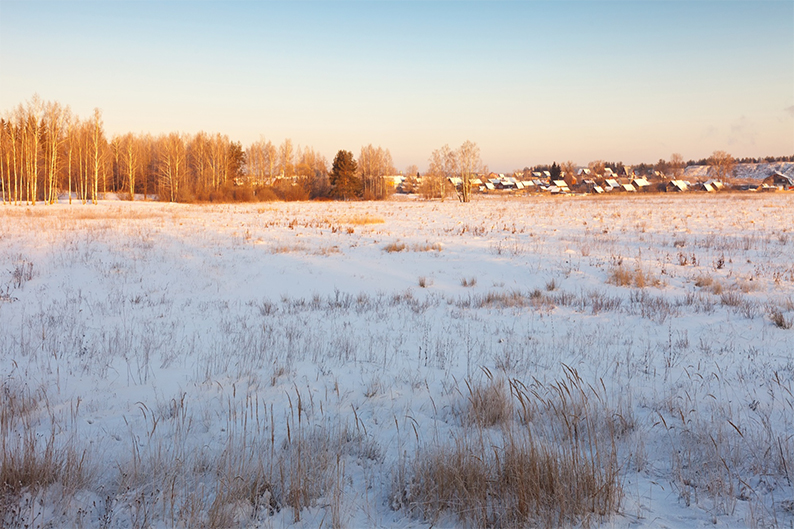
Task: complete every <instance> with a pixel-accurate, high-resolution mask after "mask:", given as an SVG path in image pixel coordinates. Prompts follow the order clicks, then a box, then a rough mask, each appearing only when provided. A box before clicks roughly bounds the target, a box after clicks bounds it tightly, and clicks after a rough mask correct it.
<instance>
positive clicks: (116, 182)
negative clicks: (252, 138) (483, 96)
mask: <svg viewBox="0 0 794 529" xmlns="http://www.w3.org/2000/svg"><path fill="white" fill-rule="evenodd" d="M720 152H722V151H720ZM342 154H345V155H347V154H350V153H349V152H348V151H343V150H340V151H339V153H337V158H338V157H339V156H340V155H342ZM723 154H725V153H723ZM348 158H350V159H349V160H348V163H347V165H346V166H345V167H346V171H348V172H349V173H350V174H349V175H347V176H345V178H344V179H343V180H340V179H339V178H338V176H339V175H338V174H335V173H334V171H337V170H338V168H337V167H334V168H329V164H328V160H327V159H326V158H325V157H324V156H323V155H322V154H320V153H318V152H317V151H315V150H314V149H313V148H312V147H308V146H305V147H301V146H300V145H294V144H293V142H292V140H290V139H286V140H284V141H283V142H282V143H281V144H280V145H274V144H273V143H272V142H270V141H267V140H265V139H260V140H259V141H256V142H253V143H252V144H251V145H248V146H247V147H245V148H244V147H243V146H242V145H241V143H240V142H234V141H232V140H230V139H229V137H228V136H226V135H223V134H220V133H213V134H209V133H206V132H199V133H196V134H184V133H178V132H172V133H170V134H162V135H159V136H152V135H151V134H145V133H144V134H134V133H127V134H123V135H116V136H113V137H112V138H109V139H108V137H107V135H106V133H105V130H104V123H103V120H102V112H101V111H100V110H99V109H95V110H94V112H93V114H92V115H91V116H89V117H87V118H80V117H79V116H77V115H75V114H73V113H72V111H71V110H70V108H69V107H68V106H63V105H61V104H60V103H57V102H49V101H48V102H45V101H42V100H41V99H40V98H39V97H38V96H34V97H33V98H32V99H31V100H30V101H28V102H26V103H24V104H20V105H18V106H17V107H16V108H15V109H13V110H12V111H10V112H7V113H6V114H5V116H4V117H3V118H2V119H0V194H1V195H2V200H3V203H4V204H8V203H13V204H34V203H36V202H44V203H48V204H51V203H54V202H57V201H63V200H67V201H68V202H69V203H72V202H73V201H77V202H80V203H88V202H91V203H96V202H97V200H98V199H99V197H100V194H104V193H116V194H118V195H120V196H121V197H122V198H128V199H132V198H134V197H135V196H136V195H138V196H142V197H143V198H144V199H147V198H155V197H156V198H158V199H159V200H163V201H172V202H229V201H267V200H309V199H332V198H344V199H365V200H373V199H374V200H377V199H383V198H385V197H386V196H388V195H389V193H391V192H392V191H393V187H392V186H391V185H387V181H386V179H385V177H387V176H393V175H397V174H402V172H401V171H400V172H398V171H397V169H396V168H395V167H394V164H393V162H392V157H391V153H390V152H389V150H388V149H385V148H383V147H380V146H378V147H374V146H372V145H367V146H364V147H362V148H361V150H360V152H359V156H358V159H357V160H353V159H352V155H351V156H348ZM711 160H712V158H703V159H701V160H697V161H695V160H690V161H688V162H686V165H709V164H710V161H711ZM777 161H794V155H792V156H779V157H772V156H768V157H765V158H742V159H738V160H734V162H735V163H752V162H777ZM429 162H430V163H429V168H428V171H426V172H425V174H424V175H421V177H420V174H419V171H418V169H417V166H416V165H412V166H409V167H408V168H406V170H405V172H404V174H405V182H404V185H403V186H402V189H403V190H408V191H410V192H417V193H420V194H422V196H424V197H426V198H434V197H439V196H444V195H445V194H447V193H448V192H449V184H448V182H449V181H450V180H454V179H455V178H456V177H457V178H460V179H462V180H463V181H464V185H463V189H464V191H463V192H462V193H461V192H460V191H459V196H460V198H461V199H462V200H464V201H466V200H467V199H468V195H467V191H468V179H469V177H470V176H472V175H474V174H478V173H479V174H482V173H486V174H487V173H488V169H487V167H486V166H484V164H483V163H482V161H481V160H480V151H479V147H478V146H477V144H476V143H473V142H470V141H466V142H464V144H463V145H461V146H460V148H458V149H451V148H450V147H449V146H448V145H444V146H443V147H441V148H439V149H436V150H435V151H433V152H432V154H431V155H430V157H429ZM588 166H589V167H590V168H591V169H595V170H599V169H603V168H605V167H609V168H611V169H612V170H613V171H615V172H618V171H619V170H620V168H621V167H622V166H623V163H622V162H605V161H602V160H596V161H592V162H590V163H589V164H588ZM683 166H684V163H683V159H682V158H681V157H680V155H677V154H674V155H672V156H671V160H670V161H665V160H659V161H658V162H657V163H655V164H645V163H643V164H639V165H634V166H633V169H634V171H635V172H636V173H637V174H645V173H652V172H653V171H660V172H662V173H664V174H667V173H668V170H670V169H673V171H672V172H676V171H680V169H681V168H682V167H683ZM576 167H578V166H577V164H575V163H574V162H572V161H568V162H565V163H563V164H562V165H557V164H556V162H555V163H553V164H552V165H537V166H535V167H533V168H529V167H525V168H524V170H523V171H520V170H517V171H516V172H523V173H527V172H528V171H544V170H552V171H553V173H554V174H555V175H559V174H560V172H567V173H572V172H573V171H574V170H575V168H576ZM342 181H344V182H345V186H346V187H345V192H344V193H340V192H338V191H339V189H335V187H338V186H339V182H342ZM351 186H352V187H351ZM459 187H460V186H459ZM340 189H341V188H340ZM453 194H454V190H453Z"/></svg>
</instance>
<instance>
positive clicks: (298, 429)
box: [0, 193, 794, 527]
mask: <svg viewBox="0 0 794 529" xmlns="http://www.w3.org/2000/svg"><path fill="white" fill-rule="evenodd" d="M793 202H794V195H792V194H790V193H777V194H769V195H757V196H756V195H716V196H705V195H696V196H695V195H692V196H688V195H687V196H684V195H675V196H667V195H663V196H625V195H624V196H620V197H533V198H517V197H516V198H490V197H477V198H476V199H475V201H474V202H472V203H470V204H461V203H458V202H450V201H446V202H437V201H428V202H424V201H413V200H397V199H395V200H394V201H387V202H356V203H339V202H331V203H268V204H255V205H214V206H192V205H179V204H161V203H151V202H149V203H145V202H134V203H129V202H123V201H105V202H100V204H99V205H97V206H83V205H72V206H69V205H66V204H57V205H54V206H43V205H37V206H34V207H12V206H6V207H3V208H2V209H0V374H2V384H3V389H4V391H6V392H7V394H8V393H9V392H23V391H26V390H27V391H30V392H32V393H36V395H38V397H37V398H38V399H39V402H40V405H39V406H38V407H37V408H36V409H35V410H34V411H32V412H30V416H29V418H28V421H27V423H26V424H28V425H30V426H31V428H32V429H33V430H34V431H35V432H37V433H38V435H39V436H40V441H41V442H42V443H43V442H44V441H45V440H46V438H47V436H48V435H49V432H50V431H51V428H52V427H53V425H54V427H55V432H56V433H55V439H56V441H57V443H58V446H66V445H67V444H68V443H73V444H72V446H76V447H78V448H79V449H80V451H81V452H83V451H85V453H86V458H87V459H86V461H87V463H86V464H87V465H88V466H90V468H91V470H92V471H91V472H90V477H89V478H88V479H86V480H85V483H82V484H80V485H79V486H76V487H74V489H75V490H74V491H73V493H72V494H62V493H61V492H59V491H60V490H61V489H60V488H59V484H57V483H56V484H53V485H50V487H48V488H46V489H45V490H41V491H37V492H29V493H28V494H27V495H23V496H21V497H20V498H15V499H14V501H18V503H17V504H15V505H16V506H15V507H14V510H13V513H12V514H13V516H14V517H13V518H12V519H11V520H12V523H11V525H12V526H13V525H14V522H17V523H19V524H20V525H21V524H22V523H23V522H24V523H30V524H32V525H33V526H37V527H41V526H44V525H45V524H47V523H50V524H52V525H56V526H61V525H62V526H76V525H82V526H86V527H100V526H110V527H137V526H140V527H144V526H148V525H151V526H153V527H171V526H172V525H176V526H180V524H181V526H191V524H192V523H193V522H196V521H197V520H198V521H200V522H201V523H207V516H209V515H208V514H207V512H209V511H210V510H211V509H210V506H211V505H213V502H216V498H217V497H218V496H217V494H216V491H217V490H219V488H218V487H219V484H220V483H221V482H222V481H223V479H225V478H224V477H222V475H221V469H220V468H216V467H214V466H213V465H214V464H215V463H213V462H215V461H219V460H221V459H222V458H223V457H226V456H228V455H229V454H236V453H237V452H239V453H241V454H242V453H246V450H254V447H256V450H260V451H267V450H271V451H273V452H274V453H275V452H279V453H281V452H280V451H283V450H286V448H283V447H287V446H288V445H289V440H290V439H292V437H293V436H297V435H303V436H306V439H309V440H310V441H311V439H313V437H312V435H314V434H315V433H317V432H326V433H327V432H333V434H334V435H337V434H340V432H341V434H340V435H341V437H340V438H344V439H347V440H348V441H349V442H348V441H345V443H347V444H345V443H342V444H341V445H339V446H337V445H333V446H332V447H331V448H330V450H331V452H332V453H335V454H336V455H337V456H338V458H340V459H337V465H338V461H342V462H343V464H342V465H341V466H337V467H335V468H337V480H336V482H335V485H334V486H333V487H326V488H325V489H323V491H322V492H321V493H320V495H319V496H318V497H316V498H314V499H312V500H311V501H310V502H309V505H308V506H307V507H305V508H304V509H303V510H302V511H300V512H298V513H295V512H293V510H291V509H288V508H283V509H281V510H278V511H275V510H272V512H271V510H269V509H268V508H260V509H256V505H259V503H257V502H262V504H263V505H267V504H268V503H267V501H265V500H263V499H262V498H265V497H268V498H269V497H270V496H268V495H269V494H270V492H267V493H266V494H262V495H258V496H256V498H257V499H256V502H253V503H252V501H251V500H250V497H251V496H250V494H249V496H248V499H246V497H242V499H241V498H236V499H234V500H229V501H228V502H225V503H224V502H223V501H220V500H219V501H217V502H216V503H215V507H216V510H215V511H213V512H214V513H215V514H214V515H218V513H219V512H220V513H221V514H222V515H223V516H226V518H222V519H225V520H227V521H229V523H230V524H232V525H235V524H236V525H237V526H244V527H317V526H321V525H328V526H331V525H333V524H334V523H337V524H340V525H343V526H348V527H429V526H431V525H433V526H442V527H452V526H456V525H457V523H458V522H457V521H456V520H455V519H454V518H452V517H450V516H442V517H441V518H440V519H438V520H430V521H428V520H422V519H421V518H418V517H416V516H414V515H411V514H409V513H407V512H406V511H405V510H404V509H402V510H393V509H392V508H391V502H390V500H389V498H390V487H391V486H392V483H393V482H394V472H395V468H396V466H397V464H398V462H399V461H400V458H402V457H404V456H405V455H406V454H408V455H409V456H410V455H411V454H413V453H415V452H416V450H417V448H422V447H426V446H432V445H434V444H437V443H439V442H443V440H445V439H449V438H451V437H454V436H455V435H456V434H457V433H458V432H460V430H461V428H462V425H461V423H460V421H459V420H458V419H457V417H456V411H455V410H456V409H459V407H460V405H461V402H462V401H463V402H465V394H466V384H465V382H466V381H473V382H478V381H479V382H482V381H483V380H484V379H485V375H484V373H485V371H486V370H487V371H488V372H491V373H498V374H500V376H504V377H505V378H506V379H510V380H512V379H517V380H520V381H523V382H525V383H530V382H532V381H533V380H535V381H538V382H539V383H550V382H553V381H555V380H560V379H561V377H563V376H564V373H565V367H564V366H570V367H571V368H573V369H575V370H576V371H577V372H578V373H579V375H580V376H581V377H582V379H583V380H584V381H585V382H586V383H588V384H592V385H601V384H603V387H604V388H605V393H606V395H607V396H608V397H609V398H610V399H613V400H614V401H615V402H621V403H622V405H623V406H625V407H626V409H627V410H628V411H627V413H630V414H631V415H632V416H633V417H634V423H635V426H634V427H633V429H632V430H631V431H630V432H629V433H628V434H627V435H626V436H624V437H622V438H620V439H619V440H618V441H617V442H618V443H619V445H620V446H619V453H620V456H621V479H622V484H623V487H624V498H623V501H622V503H621V507H620V509H619V511H618V512H617V513H616V514H613V515H611V516H610V517H608V518H607V519H605V520H601V521H600V523H601V525H603V526H606V527H635V526H644V527H646V526H647V527H681V526H688V527H698V526H707V525H708V526H713V525H716V526H717V527H745V526H746V527H752V526H765V525H774V524H777V525H779V526H781V527H788V526H789V525H790V524H791V523H794V513H793V512H792V511H793V510H794V508H793V507H794V506H793V505H792V501H791V500H792V497H793V496H792V495H793V491H794V488H792V485H791V481H790V478H791V477H792V475H791V474H792V473H794V396H793V395H792V388H794V355H793V354H792V352H793V351H794V329H785V328H781V327H779V326H776V325H774V324H773V323H772V322H771V321H770V314H772V313H773V312H774V311H775V310H777V311H778V312H779V313H780V314H781V315H782V318H783V321H784V322H785V321H791V320H792V319H794V301H793V300H794V231H792V229H794V223H793V222H792V221H794V216H793V215H792V211H794V204H793ZM389 245H392V248H394V249H397V248H400V247H401V246H404V247H403V248H402V249H401V250H400V251H386V248H387V246H389ZM29 263H32V267H31V266H30V264H29ZM26 267H27V268H26ZM26 270H30V273H29V274H28V273H26ZM621 270H624V271H628V272H629V273H630V274H631V273H633V274H635V276H634V281H636V280H637V274H638V272H641V273H642V274H641V275H642V277H643V281H644V285H637V284H633V285H632V284H629V285H627V286H620V284H619V283H618V282H616V281H615V280H613V279H610V278H611V277H613V276H614V275H615V274H616V273H617V272H618V271H621ZM464 283H465V286H464ZM472 283H474V285H473V286H471V284H472ZM616 283H617V284H616ZM420 284H423V285H424V287H422V286H420ZM511 295H512V296H514V299H519V300H521V302H520V303H516V304H511V303H507V302H504V300H505V299H506V298H507V297H509V296H511ZM488 296H490V298H489V299H493V300H495V301H493V302H485V301H484V300H485V299H486V297H488ZM500 300H502V301H500ZM43 395H46V398H45V397H43ZM44 402H46V405H45V404H44ZM299 402H300V404H299ZM22 425H23V423H22V422H19V423H15V424H14V425H12V428H11V432H10V433H9V434H8V436H10V437H9V439H12V438H15V437H14V435H15V433H14V432H21V431H22V429H23V426H22ZM318 435H319V434H318ZM494 435H498V432H496V433H494ZM332 437H333V436H332ZM4 439H5V437H4ZM351 439H352V441H350V440H351ZM243 443H247V444H245V446H243ZM312 446H314V445H312ZM233 447H234V450H232V448H233ZM246 447H247V448H246ZM294 449H295V448H293V450H294ZM307 450H308V449H307ZM314 450H319V449H317V448H316V447H315V448H314ZM334 450H335V452H334ZM308 453H309V455H308V456H300V457H305V458H306V462H307V463H308V464H309V465H311V464H314V463H315V462H317V461H319V458H320V456H318V455H317V454H318V453H320V452H312V451H309V452H308ZM323 453H324V452H323ZM224 454H226V455H224ZM295 460H296V459H295V458H293V459H285V461H287V462H288V463H287V464H290V465H291V464H295ZM720 460H721V461H722V464H723V465H724V468H725V469H727V472H725V471H723V470H722V468H718V467H715V466H712V465H711V464H712V463H713V462H714V461H720ZM224 461H226V460H225V459H224ZM318 464H319V463H318ZM241 468H244V466H243V467H241ZM292 468H293V467H289V468H288V469H287V470H290V469H292ZM207 469H208V470H207ZM169 479H170V480H173V481H168V480H169ZM717 481H719V483H718V485H715V483H716V482H717ZM63 487H64V489H66V488H67V487H66V486H65V485H63ZM168 487H170V489H168ZM166 489H168V490H170V491H171V492H170V493H169V494H166V492H167V491H166ZM332 491H335V492H334V494H335V495H334V494H332ZM167 498H171V500H168V499H167ZM174 498H175V499H174ZM169 502H170V503H169ZM255 504H256V505H255ZM8 505H9V504H6V505H5V507H6V508H7V509H9V510H8V512H11V509H10V508H9V507H8ZM174 505H176V507H174ZM0 506H2V505H0ZM147 506H148V507H147ZM191 506H194V507H195V511H196V512H192V511H191V510H190V507H191ZM6 516H11V514H7V515H6ZM218 516H220V515H218ZM174 520H176V522H175V521H174ZM191 520H192V521H193V522H191ZM196 523H198V522H196ZM193 525H195V523H193Z"/></svg>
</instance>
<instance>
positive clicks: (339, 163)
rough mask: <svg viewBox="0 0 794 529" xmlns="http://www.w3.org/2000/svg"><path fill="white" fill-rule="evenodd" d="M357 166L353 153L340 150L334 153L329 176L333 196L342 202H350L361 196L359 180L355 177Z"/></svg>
mask: <svg viewBox="0 0 794 529" xmlns="http://www.w3.org/2000/svg"><path fill="white" fill-rule="evenodd" d="M357 169H358V165H357V164H356V160H355V159H353V153H352V152H350V151H345V150H341V151H339V152H338V153H336V157H335V158H334V165H333V168H332V169H331V174H330V175H329V180H330V183H331V187H332V188H333V191H332V193H333V196H334V197H336V198H341V199H342V200H351V199H354V198H358V197H360V196H361V192H362V188H361V179H360V178H358V177H357V176H356V170H357Z"/></svg>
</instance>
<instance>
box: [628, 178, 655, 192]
mask: <svg viewBox="0 0 794 529" xmlns="http://www.w3.org/2000/svg"><path fill="white" fill-rule="evenodd" d="M631 184H632V185H633V186H634V187H636V188H637V191H650V190H651V183H650V182H648V180H646V179H645V178H644V177H642V178H635V179H634V180H632V181H631Z"/></svg>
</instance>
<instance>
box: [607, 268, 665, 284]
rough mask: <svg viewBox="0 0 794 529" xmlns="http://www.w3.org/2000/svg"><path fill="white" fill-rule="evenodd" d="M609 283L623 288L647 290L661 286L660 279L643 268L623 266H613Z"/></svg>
mask: <svg viewBox="0 0 794 529" xmlns="http://www.w3.org/2000/svg"><path fill="white" fill-rule="evenodd" d="M607 283H611V284H613V285H618V286H621V287H634V288H645V287H655V286H659V285H661V281H660V280H659V278H658V277H656V276H654V275H653V274H652V273H651V272H649V271H647V270H643V269H642V267H640V266H637V267H635V268H629V267H627V266H624V265H622V264H620V265H617V266H613V267H612V269H611V270H610V271H609V278H608V279H607Z"/></svg>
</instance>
